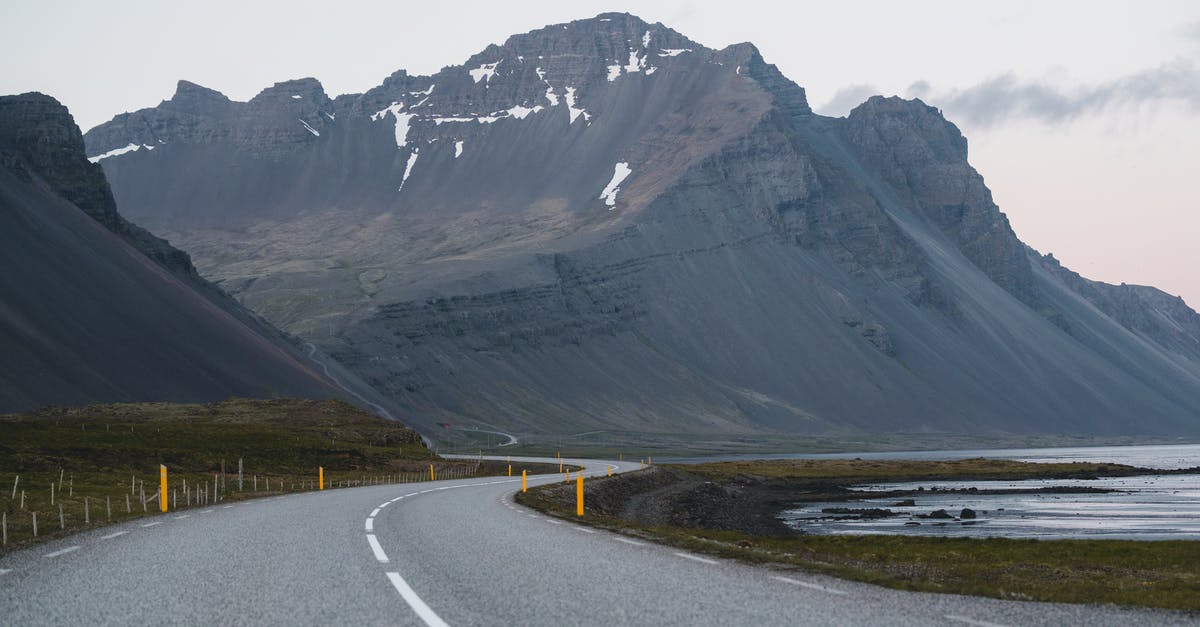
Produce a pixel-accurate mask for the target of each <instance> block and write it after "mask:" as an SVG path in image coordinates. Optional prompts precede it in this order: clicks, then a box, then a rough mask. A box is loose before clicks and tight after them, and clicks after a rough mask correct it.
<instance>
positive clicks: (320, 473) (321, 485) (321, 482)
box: [317, 466, 325, 490]
mask: <svg viewBox="0 0 1200 627" xmlns="http://www.w3.org/2000/svg"><path fill="white" fill-rule="evenodd" d="M317 489H318V490H324V489H325V467H324V466H317Z"/></svg>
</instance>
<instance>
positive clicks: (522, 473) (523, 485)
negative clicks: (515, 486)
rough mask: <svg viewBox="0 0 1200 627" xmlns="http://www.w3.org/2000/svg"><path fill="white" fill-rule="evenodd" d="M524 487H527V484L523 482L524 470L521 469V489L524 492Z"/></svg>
mask: <svg viewBox="0 0 1200 627" xmlns="http://www.w3.org/2000/svg"><path fill="white" fill-rule="evenodd" d="M526 489H527V486H526V484H525V471H524V470H522V471H521V491H522V492H524V491H525V490H526Z"/></svg>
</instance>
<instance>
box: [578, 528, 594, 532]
mask: <svg viewBox="0 0 1200 627" xmlns="http://www.w3.org/2000/svg"><path fill="white" fill-rule="evenodd" d="M575 530H576V531H582V532H584V533H596V531H595V530H594V529H588V528H587V527H575Z"/></svg>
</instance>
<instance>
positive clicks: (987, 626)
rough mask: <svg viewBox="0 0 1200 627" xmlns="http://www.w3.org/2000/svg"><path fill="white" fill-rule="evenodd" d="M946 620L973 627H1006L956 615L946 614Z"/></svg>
mask: <svg viewBox="0 0 1200 627" xmlns="http://www.w3.org/2000/svg"><path fill="white" fill-rule="evenodd" d="M946 618H947V619H949V620H952V621H957V622H960V623H966V624H968V625H975V627H1007V626H1006V625H1003V624H1001V623H989V622H987V621H983V620H975V619H973V618H967V617H966V616H959V615H957V614H946Z"/></svg>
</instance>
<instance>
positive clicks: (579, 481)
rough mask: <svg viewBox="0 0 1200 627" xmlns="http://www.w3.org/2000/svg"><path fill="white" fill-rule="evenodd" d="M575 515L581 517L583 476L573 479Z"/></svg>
mask: <svg viewBox="0 0 1200 627" xmlns="http://www.w3.org/2000/svg"><path fill="white" fill-rule="evenodd" d="M575 515H576V516H583V475H579V476H578V477H576V478H575Z"/></svg>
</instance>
